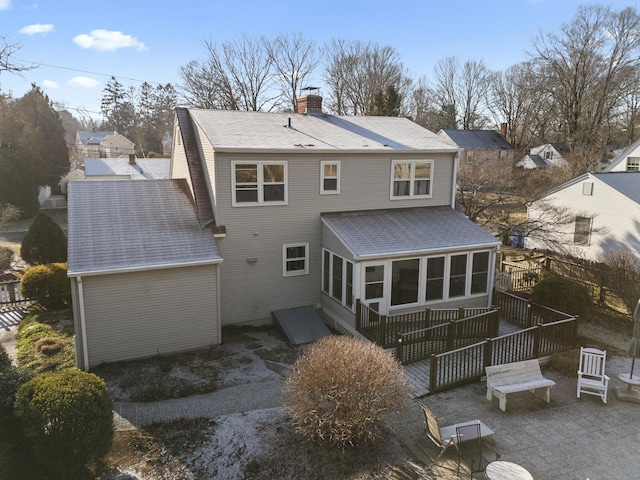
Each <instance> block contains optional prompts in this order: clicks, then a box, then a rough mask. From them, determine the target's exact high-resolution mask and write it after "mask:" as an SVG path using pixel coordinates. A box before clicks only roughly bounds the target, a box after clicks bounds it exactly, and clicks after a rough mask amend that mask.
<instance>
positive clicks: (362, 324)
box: [356, 300, 492, 348]
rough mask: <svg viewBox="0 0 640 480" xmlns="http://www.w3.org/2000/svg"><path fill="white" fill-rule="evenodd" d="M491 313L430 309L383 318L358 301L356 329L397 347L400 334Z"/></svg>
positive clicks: (366, 335) (459, 309) (463, 309)
mask: <svg viewBox="0 0 640 480" xmlns="http://www.w3.org/2000/svg"><path fill="white" fill-rule="evenodd" d="M491 310H492V309H491V308H486V307H485V308H452V309H429V308H427V309H424V310H420V311H417V312H411V313H403V314H398V315H382V314H380V313H378V312H376V311H375V310H373V309H371V308H369V307H368V306H367V305H365V304H363V303H362V302H361V301H360V300H356V330H357V331H358V332H360V333H361V334H362V335H364V336H365V337H366V338H368V339H369V340H371V341H372V342H375V343H377V344H378V345H380V346H381V347H382V348H393V347H395V346H396V342H397V339H398V336H399V335H402V334H406V333H410V332H417V331H420V330H423V329H428V328H431V327H438V326H440V325H443V324H447V323H449V322H452V321H455V320H460V319H463V318H466V317H474V316H477V315H482V314H485V313H487V312H490V311H491ZM469 325H471V324H469ZM466 328H467V329H471V328H473V327H472V326H468V327H466ZM485 336H486V335H485ZM483 338H484V337H483Z"/></svg>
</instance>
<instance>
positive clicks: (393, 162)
mask: <svg viewBox="0 0 640 480" xmlns="http://www.w3.org/2000/svg"><path fill="white" fill-rule="evenodd" d="M416 162H420V163H429V164H430V165H431V167H430V172H431V175H430V177H429V193H428V194H427V195H414V193H413V186H414V183H415V172H416ZM398 163H409V164H411V174H410V178H409V195H402V196H399V197H396V196H394V195H393V190H394V189H393V186H394V183H395V178H394V172H395V166H396V164H398ZM433 165H434V161H433V160H429V159H425V160H419V159H418V160H399V159H398V160H391V187H390V190H389V198H390V199H391V200H407V199H412V198H431V197H433Z"/></svg>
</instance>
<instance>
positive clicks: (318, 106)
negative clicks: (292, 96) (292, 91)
mask: <svg viewBox="0 0 640 480" xmlns="http://www.w3.org/2000/svg"><path fill="white" fill-rule="evenodd" d="M297 113H303V114H307V115H322V97H321V96H320V95H304V96H302V97H298V112H297Z"/></svg>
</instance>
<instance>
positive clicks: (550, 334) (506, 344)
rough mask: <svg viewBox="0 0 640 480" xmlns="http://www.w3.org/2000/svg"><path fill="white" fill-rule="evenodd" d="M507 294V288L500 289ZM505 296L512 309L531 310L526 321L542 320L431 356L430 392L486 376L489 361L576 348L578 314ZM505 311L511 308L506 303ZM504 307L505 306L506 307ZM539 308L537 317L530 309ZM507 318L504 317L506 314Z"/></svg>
mask: <svg viewBox="0 0 640 480" xmlns="http://www.w3.org/2000/svg"><path fill="white" fill-rule="evenodd" d="M499 293H501V294H504V292H499ZM506 295H507V296H506V297H499V296H498V297H496V298H502V299H503V300H505V299H506V300H507V301H508V305H510V306H511V307H512V311H517V312H522V313H525V314H527V315H526V318H527V319H526V320H524V321H523V322H521V323H522V324H524V323H527V322H531V321H532V320H531V319H532V318H534V319H535V320H536V321H537V322H538V323H537V324H536V325H535V326H530V327H528V328H525V329H524V330H521V331H518V332H515V333H511V334H508V335H502V336H500V337H496V338H488V339H486V340H484V341H482V342H478V343H475V344H473V345H468V346H465V347H461V348H458V349H455V350H451V351H448V352H443V353H438V354H434V355H432V356H431V361H430V371H429V392H430V393H435V392H438V391H442V390H446V389H448V388H452V387H455V386H458V385H462V384H465V383H469V382H472V381H475V380H479V379H480V378H482V377H483V376H484V368H485V367H487V366H489V365H501V364H503V363H511V362H518V361H521V360H528V359H531V358H539V357H542V356H546V355H549V354H551V353H554V352H559V351H562V350H566V349H568V348H572V347H574V346H575V345H576V344H577V338H578V323H577V318H576V317H572V316H571V315H567V314H565V313H562V312H558V311H557V310H552V309H545V307H542V306H540V305H538V306H537V308H536V309H535V310H534V309H533V307H531V306H530V305H531V304H529V303H528V302H527V301H526V299H521V298H518V297H515V299H518V300H519V301H520V302H522V303H524V306H522V305H520V304H519V303H518V301H517V300H515V299H514V298H511V297H514V296H513V295H509V294H506ZM499 306H500V309H501V310H500V311H501V313H502V312H503V311H504V310H509V306H507V305H505V304H502V305H499ZM503 309H504V310H503ZM532 311H533V312H537V313H538V314H539V315H534V316H533V317H532V316H531V314H530V313H529V312H532ZM560 317H562V318H560ZM503 318H504V317H503Z"/></svg>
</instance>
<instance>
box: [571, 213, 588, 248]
mask: <svg viewBox="0 0 640 480" xmlns="http://www.w3.org/2000/svg"><path fill="white" fill-rule="evenodd" d="M590 237H591V218H589V217H576V225H575V230H574V232H573V243H575V244H577V245H589V239H590Z"/></svg>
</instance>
